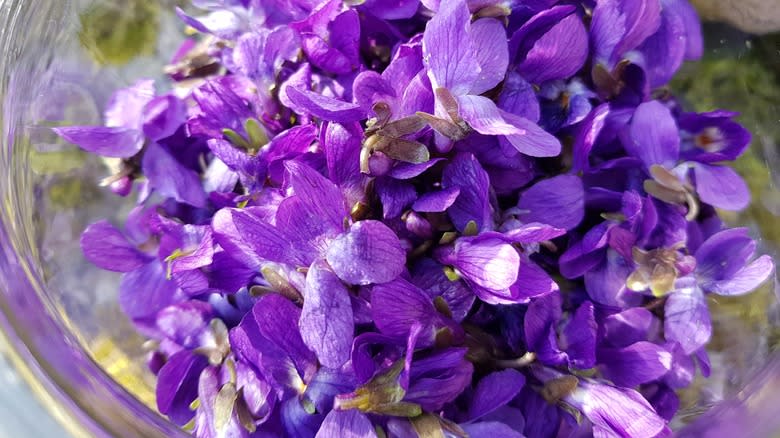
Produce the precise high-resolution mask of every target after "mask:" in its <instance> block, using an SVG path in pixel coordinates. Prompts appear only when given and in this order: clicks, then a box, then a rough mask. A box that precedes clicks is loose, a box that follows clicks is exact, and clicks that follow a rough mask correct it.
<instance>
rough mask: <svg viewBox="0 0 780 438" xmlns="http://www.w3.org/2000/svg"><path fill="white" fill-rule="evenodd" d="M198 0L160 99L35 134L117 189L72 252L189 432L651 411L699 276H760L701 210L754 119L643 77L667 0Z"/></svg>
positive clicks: (730, 194) (696, 322) (667, 376)
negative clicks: (133, 196) (688, 107)
mask: <svg viewBox="0 0 780 438" xmlns="http://www.w3.org/2000/svg"><path fill="white" fill-rule="evenodd" d="M192 3H193V6H194V7H195V8H196V9H198V10H201V11H202V12H195V13H194V14H192V15H189V14H188V13H185V12H184V11H182V10H178V11H177V12H178V15H179V17H180V18H181V19H182V20H183V22H184V23H185V24H186V25H188V26H189V27H190V28H191V29H190V30H194V31H195V32H196V33H200V35H199V36H198V37H197V39H192V40H188V42H187V43H185V44H184V45H182V47H181V48H180V49H179V51H178V52H177V53H176V54H175V56H173V65H171V66H169V67H168V68H166V73H168V74H169V77H170V79H171V80H172V81H175V82H176V88H175V90H176V91H175V93H167V92H164V93H163V94H161V95H157V94H156V93H155V89H154V86H153V85H154V84H153V83H152V82H151V81H143V80H142V81H138V82H137V83H135V85H132V86H130V87H128V88H123V89H120V90H118V91H117V92H116V93H115V95H114V96H113V97H112V99H111V101H110V102H109V103H108V106H107V107H106V109H105V112H104V120H103V125H102V126H75V127H59V128H56V129H55V131H56V132H57V133H58V134H59V135H60V136H62V137H63V138H64V139H66V140H68V141H70V142H72V143H75V144H76V145H78V146H79V147H81V148H82V149H84V150H86V151H88V152H91V153H93V154H96V155H99V156H102V157H104V158H105V159H106V161H107V162H108V163H109V164H110V165H111V166H112V167H113V169H112V170H113V172H114V174H113V175H111V176H109V177H107V178H106V179H105V180H104V181H103V183H104V184H105V185H108V186H109V187H110V189H111V190H112V191H113V192H115V193H117V194H119V195H122V196H126V195H128V194H129V193H131V192H132V191H133V189H134V188H135V189H136V192H137V194H138V196H137V200H136V202H137V204H138V205H137V207H136V208H135V209H134V210H132V212H131V213H130V214H129V216H128V217H127V218H126V220H125V222H124V224H122V226H121V227H119V226H114V225H112V223H110V222H108V221H105V220H102V221H98V222H95V223H93V224H92V225H90V226H89V227H88V228H87V229H86V230H85V231H84V233H83V234H82V238H81V247H82V252H83V254H84V256H85V258H86V259H87V260H89V261H90V262H92V263H93V264H95V265H96V266H98V267H99V268H102V269H106V270H109V271H114V272H118V273H121V274H122V278H121V280H120V286H119V287H120V291H119V304H120V307H121V309H122V310H123V311H124V313H125V314H126V315H127V316H128V317H129V318H130V320H131V321H132V322H133V324H134V325H135V326H136V328H137V329H138V330H139V331H140V332H141V333H142V334H143V335H144V336H146V337H148V338H149V339H150V340H152V341H154V342H150V345H153V346H154V348H153V351H150V352H149V356H148V360H147V364H148V367H149V369H150V370H151V371H152V372H154V373H155V375H156V376H157V384H156V388H155V389H156V399H157V408H158V410H159V412H160V413H162V414H163V415H165V416H167V417H168V418H169V419H170V420H171V421H172V422H173V423H175V424H177V425H179V426H182V427H183V428H185V429H186V430H190V431H192V433H193V434H194V435H196V436H198V437H201V438H212V437H225V436H230V437H246V438H250V437H270V436H273V437H280V436H285V437H287V436H289V437H294V438H310V437H334V436H345V437H372V436H390V437H395V436H397V437H414V436H426V437H429V436H472V437H488V436H495V437H499V436H501V437H504V436H505V437H522V436H529V437H556V436H561V437H562V436H597V437H606V436H630V437H648V438H650V437H658V436H668V435H669V434H670V433H671V431H670V428H669V424H674V423H673V419H674V417H675V415H676V413H677V410H678V409H679V407H680V404H681V402H680V398H678V396H677V394H676V391H677V390H679V389H682V388H685V387H687V386H689V385H691V383H692V382H693V381H694V379H695V378H696V376H697V373H698V372H700V373H701V375H702V376H704V377H707V376H709V374H710V371H711V370H710V367H711V365H710V363H709V359H708V357H707V353H706V349H705V347H706V344H707V342H708V340H709V338H710V336H711V331H712V324H711V322H710V315H709V311H708V308H707V299H708V298H707V297H708V295H710V294H716V295H722V296H737V295H741V294H745V293H748V292H750V291H751V290H753V289H755V288H757V287H758V286H760V285H761V284H762V283H763V282H765V281H767V279H769V278H770V277H771V276H772V274H773V273H774V263H773V261H772V260H771V258H770V257H768V256H758V257H755V258H754V255H755V253H756V250H757V244H756V242H755V241H754V240H752V239H751V238H750V237H749V236H748V231H747V230H746V229H742V228H731V229H730V228H728V227H726V226H725V225H724V223H723V221H721V220H720V219H719V218H718V216H717V211H716V210H715V208H722V209H730V210H739V209H742V208H744V207H745V206H746V205H747V203H748V202H749V195H748V192H747V188H746V186H745V184H744V182H743V181H742V179H741V178H740V177H739V176H738V175H737V174H736V173H735V172H734V171H733V170H732V169H731V168H730V167H729V162H731V161H733V160H735V159H737V158H738V157H739V156H740V155H741V154H742V153H743V152H744V151H745V149H746V148H747V146H748V144H749V143H750V140H751V137H750V133H749V132H748V131H747V130H746V129H745V128H744V127H742V126H741V125H739V124H738V123H737V122H735V121H734V120H733V119H734V117H735V116H736V114H734V113H731V112H729V111H725V110H715V111H711V112H708V113H691V112H686V111H685V109H684V108H682V105H681V104H680V103H678V101H677V100H676V99H674V98H669V97H668V96H666V95H663V96H662V95H661V94H659V93H655V92H654V91H655V90H656V89H657V88H658V87H663V86H665V85H666V84H667V83H668V82H669V80H671V79H672V77H673V75H674V74H675V72H676V71H677V69H678V68H679V67H680V65H681V63H682V62H683V61H684V60H689V59H696V58H697V57H699V56H701V54H702V38H701V31H700V25H699V21H698V18H697V16H696V13H695V11H694V10H693V8H692V7H691V5H690V4H688V2H687V1H686V0H637V1H633V0H601V1H587V2H584V3H582V4H579V3H577V4H574V3H572V2H569V3H561V4H559V3H560V2H556V1H554V0H532V1H531V0H526V1H513V0H447V1H439V0H393V1H389V0H388V1H384V0H382V1H378V0H377V1H371V0H367V1H363V2H344V1H341V0H268V1H259V0H194V1H193V2H192ZM157 85H158V86H159V87H163V86H164V84H162V83H161V84H157ZM564 145H565V146H566V147H564Z"/></svg>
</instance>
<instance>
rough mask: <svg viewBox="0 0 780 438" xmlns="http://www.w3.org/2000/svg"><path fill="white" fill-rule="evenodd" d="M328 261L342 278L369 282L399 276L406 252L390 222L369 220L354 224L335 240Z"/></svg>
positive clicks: (328, 253)
mask: <svg viewBox="0 0 780 438" xmlns="http://www.w3.org/2000/svg"><path fill="white" fill-rule="evenodd" d="M327 260H328V263H329V264H330V266H331V267H332V268H333V271H335V272H336V274H337V275H338V276H339V278H341V279H342V280H344V281H346V282H347V283H349V284H362V285H366V284H371V283H386V282H388V281H391V280H393V279H395V278H396V277H398V276H399V275H400V274H401V272H403V270H404V266H405V264H406V253H405V252H404V250H403V248H402V247H401V242H400V241H399V240H398V236H396V234H395V233H394V232H393V230H391V229H390V228H388V227H387V225H385V224H383V223H382V222H379V221H373V220H366V221H360V222H356V223H354V224H352V226H351V227H350V229H349V231H347V233H346V234H343V235H341V236H339V237H338V238H336V239H334V240H333V242H332V243H331V245H330V247H329V248H328V252H327Z"/></svg>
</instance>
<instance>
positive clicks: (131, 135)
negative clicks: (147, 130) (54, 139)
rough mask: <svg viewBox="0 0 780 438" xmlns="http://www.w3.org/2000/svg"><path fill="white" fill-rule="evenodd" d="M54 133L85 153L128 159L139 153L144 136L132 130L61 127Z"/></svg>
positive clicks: (102, 127) (98, 127) (101, 127)
mask: <svg viewBox="0 0 780 438" xmlns="http://www.w3.org/2000/svg"><path fill="white" fill-rule="evenodd" d="M53 130H54V132H56V133H57V135H59V136H60V137H62V138H64V139H65V140H67V141H68V142H70V143H73V144H75V145H77V146H78V147H80V148H82V149H84V150H85V151H87V152H92V153H93V154H97V155H102V156H104V157H116V158H129V157H132V156H133V155H135V154H137V153H138V152H140V151H141V148H142V147H143V145H144V135H143V132H141V131H140V130H138V129H134V128H122V127H117V128H108V127H104V126H63V127H60V128H54V129H53Z"/></svg>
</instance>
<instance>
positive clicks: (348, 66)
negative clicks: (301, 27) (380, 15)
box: [301, 9, 360, 74]
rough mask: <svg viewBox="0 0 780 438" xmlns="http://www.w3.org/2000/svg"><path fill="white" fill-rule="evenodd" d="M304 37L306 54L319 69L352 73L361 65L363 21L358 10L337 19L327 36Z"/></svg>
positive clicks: (313, 35)
mask: <svg viewBox="0 0 780 438" xmlns="http://www.w3.org/2000/svg"><path fill="white" fill-rule="evenodd" d="M301 34H302V38H301V45H302V47H303V51H304V53H305V54H306V56H307V58H308V59H309V60H310V61H311V63H312V64H314V65H315V66H317V67H320V68H321V69H323V70H325V71H328V72H330V73H335V74H345V73H349V72H350V71H352V70H353V69H354V68H356V67H357V66H358V64H359V58H358V56H359V54H358V46H359V40H360V20H359V18H358V13H357V11H355V10H354V9H348V10H346V11H344V12H342V13H340V14H339V15H337V16H336V17H334V18H333V20H332V21H330V23H328V32H327V34H325V35H315V34H311V33H308V32H302V33H301Z"/></svg>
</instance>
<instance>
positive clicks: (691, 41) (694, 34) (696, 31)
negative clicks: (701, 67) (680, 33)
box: [662, 0, 704, 60]
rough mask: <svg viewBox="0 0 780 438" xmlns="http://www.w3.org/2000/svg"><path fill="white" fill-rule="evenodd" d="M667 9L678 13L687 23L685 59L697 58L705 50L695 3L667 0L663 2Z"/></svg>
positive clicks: (682, 0) (683, 0)
mask: <svg viewBox="0 0 780 438" xmlns="http://www.w3.org/2000/svg"><path fill="white" fill-rule="evenodd" d="M662 5H663V7H664V8H665V9H666V10H667V11H673V12H674V13H676V14H678V15H679V16H680V17H681V18H682V20H683V22H684V23H685V29H686V31H687V32H686V39H685V43H686V44H685V59H686V60H696V59H699V58H701V56H702V53H703V52H704V38H703V36H702V30H701V20H700V19H699V14H697V13H696V9H694V7H693V5H692V4H690V3H689V2H687V1H685V0H667V1H664V2H663V3H662Z"/></svg>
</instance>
